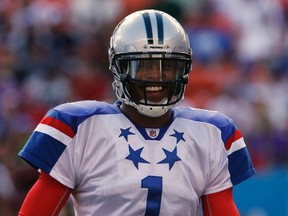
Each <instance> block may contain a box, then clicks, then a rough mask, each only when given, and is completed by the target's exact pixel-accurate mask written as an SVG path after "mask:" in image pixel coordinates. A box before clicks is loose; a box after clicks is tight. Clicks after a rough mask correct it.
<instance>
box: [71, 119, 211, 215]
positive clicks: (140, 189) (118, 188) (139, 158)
mask: <svg viewBox="0 0 288 216" xmlns="http://www.w3.org/2000/svg"><path fill="white" fill-rule="evenodd" d="M108 122H109V121H102V122H98V123H97V124H95V123H92V122H91V124H88V125H83V127H82V128H80V130H82V131H79V132H78V137H77V139H76V141H75V145H76V146H77V147H76V155H77V157H76V164H77V170H78V171H77V173H78V177H77V179H78V183H77V185H78V186H77V189H76V192H75V193H76V194H77V193H78V194H77V196H78V199H80V200H81V199H87V198H88V199H89V200H90V201H92V200H93V202H94V203H106V202H105V201H107V200H109V202H111V200H112V202H113V200H114V202H115V205H116V206H117V205H119V206H120V205H121V203H123V205H124V204H126V203H127V200H129V203H130V204H131V205H133V202H132V200H134V201H135V200H137V203H138V204H137V205H139V203H141V202H142V205H143V208H142V209H144V207H145V205H147V203H149V202H152V203H161V206H162V211H164V210H165V205H170V204H169V203H174V202H175V201H177V202H179V203H182V205H183V207H185V208H197V207H196V206H197V205H198V202H199V197H200V196H201V194H202V191H203V190H204V188H205V181H206V178H207V175H209V171H208V170H209V168H208V167H209V160H207V157H208V154H209V152H208V150H207V148H208V146H209V143H210V140H211V138H210V137H209V136H211V134H209V133H208V132H207V131H206V129H205V127H203V126H202V127H203V128H202V129H201V128H199V126H200V125H198V127H196V125H194V126H193V125H191V124H187V123H185V122H177V121H176V122H173V123H172V124H171V125H170V126H169V127H167V128H164V129H149V128H148V129H143V128H137V127H135V126H134V125H133V124H131V123H130V122H125V121H114V122H113V123H111V121H110V122H109V123H108ZM183 126H184V127H183ZM84 131H85V133H84ZM80 142H81V143H82V144H80ZM83 143H85V145H83ZM82 161H88V162H86V163H83V162H82ZM77 191H78V192H77ZM92 191H93V192H92ZM157 197H158V198H157ZM151 199H152V200H151ZM83 202H87V200H86V201H84V200H83ZM119 206H118V207H119ZM111 208H112V207H111V206H110V209H111ZM115 208H116V209H117V207H115ZM180 208H182V207H180ZM163 209H164V210H163ZM167 209H169V207H167ZM178 211H179V210H178ZM187 211H189V212H191V209H189V210H188V209H187Z"/></svg>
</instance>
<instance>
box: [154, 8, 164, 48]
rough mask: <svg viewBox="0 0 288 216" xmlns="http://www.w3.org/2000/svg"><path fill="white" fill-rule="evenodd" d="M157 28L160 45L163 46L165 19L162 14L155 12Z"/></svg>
mask: <svg viewBox="0 0 288 216" xmlns="http://www.w3.org/2000/svg"><path fill="white" fill-rule="evenodd" d="M155 15H156V21H157V27H158V43H159V44H163V40H164V31H163V17H162V14H161V13H158V12H155Z"/></svg>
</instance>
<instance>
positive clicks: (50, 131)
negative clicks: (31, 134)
mask: <svg viewBox="0 0 288 216" xmlns="http://www.w3.org/2000/svg"><path fill="white" fill-rule="evenodd" d="M34 131H37V132H41V133H44V134H47V135H49V136H51V137H53V138H54V139H56V140H58V141H59V142H61V143H63V144H64V145H67V144H68V143H69V142H70V141H71V140H72V138H71V137H69V136H67V135H66V134H64V133H62V132H61V131H59V130H57V129H55V128H53V127H51V126H49V125H46V124H41V123H40V124H39V125H38V126H37V127H36V128H35V130H34Z"/></svg>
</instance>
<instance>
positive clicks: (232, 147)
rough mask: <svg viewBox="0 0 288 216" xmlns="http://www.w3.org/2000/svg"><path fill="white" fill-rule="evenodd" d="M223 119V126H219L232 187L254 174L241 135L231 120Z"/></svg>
mask: <svg viewBox="0 0 288 216" xmlns="http://www.w3.org/2000/svg"><path fill="white" fill-rule="evenodd" d="M224 117H225V119H226V120H225V121H224V122H226V123H225V124H223V125H220V126H219V128H220V130H221V139H222V141H223V143H224V147H225V150H226V153H227V156H228V169H229V173H230V176H231V182H232V184H233V186H235V185H237V184H239V183H241V182H243V181H245V180H246V179H248V178H250V177H251V176H253V175H254V174H255V169H254V167H253V164H252V160H251V157H250V154H249V151H248V149H247V146H246V143H245V141H244V138H243V136H242V133H241V132H240V130H239V129H238V128H237V126H236V125H235V123H234V122H233V120H232V119H230V118H228V117H226V116H224Z"/></svg>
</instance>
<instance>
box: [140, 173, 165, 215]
mask: <svg viewBox="0 0 288 216" xmlns="http://www.w3.org/2000/svg"><path fill="white" fill-rule="evenodd" d="M141 188H148V195H147V204H146V212H145V216H159V213H160V205H161V196H162V177H159V176H147V177H146V178H144V179H142V181H141Z"/></svg>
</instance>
